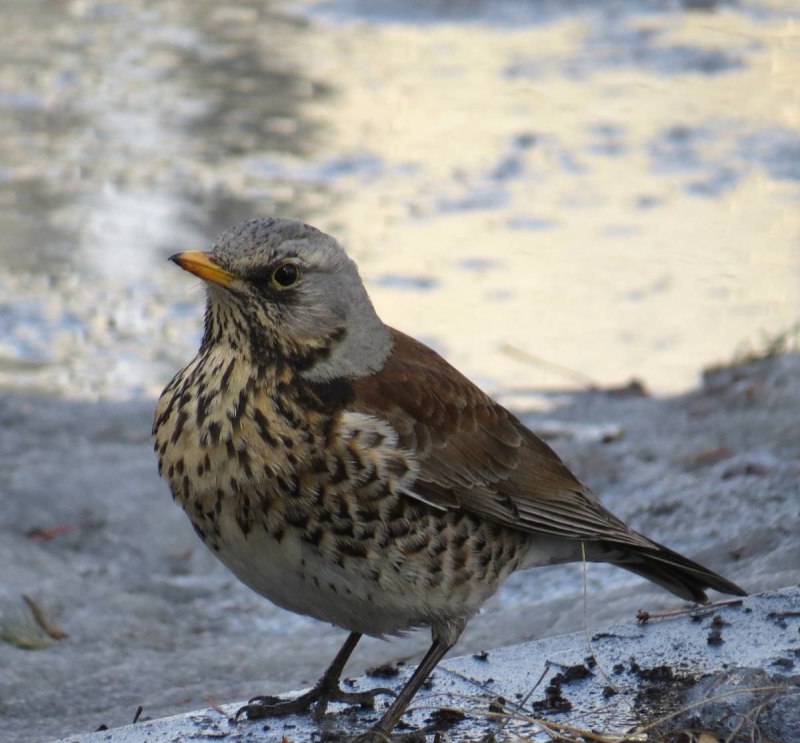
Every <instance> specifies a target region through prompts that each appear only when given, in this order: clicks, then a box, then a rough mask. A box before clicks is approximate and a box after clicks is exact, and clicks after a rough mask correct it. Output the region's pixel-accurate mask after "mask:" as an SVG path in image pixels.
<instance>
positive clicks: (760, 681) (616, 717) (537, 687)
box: [62, 587, 800, 743]
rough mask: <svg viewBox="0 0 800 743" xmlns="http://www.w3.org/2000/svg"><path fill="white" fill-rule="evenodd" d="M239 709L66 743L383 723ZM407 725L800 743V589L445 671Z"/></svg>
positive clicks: (294, 737) (295, 732)
mask: <svg viewBox="0 0 800 743" xmlns="http://www.w3.org/2000/svg"><path fill="white" fill-rule="evenodd" d="M411 670H412V669H411V668H410V667H402V668H400V669H398V671H397V675H396V676H394V677H391V678H389V679H386V678H380V679H378V678H369V677H364V678H360V679H357V680H355V681H353V682H352V683H353V688H354V689H366V688H370V687H374V686H386V685H390V686H395V687H397V688H399V686H400V685H401V683H402V682H403V681H404V680H405V679H406V678H407V676H408V675H409V674H410V672H411ZM384 703H385V702H384ZM520 704H521V705H522V706H521V707H520ZM239 706H240V705H239V704H233V705H227V706H225V707H224V712H225V714H224V715H223V714H222V713H220V712H219V711H216V710H214V709H211V708H208V709H203V710H198V711H196V712H190V713H188V714H183V715H176V716H174V717H167V718H162V719H158V720H147V721H141V722H138V723H136V724H135V725H128V726H126V727H122V728H117V729H115V730H106V731H101V732H97V733H92V734H89V735H86V734H80V735H77V736H72V737H67V738H64V739H63V741H62V743H78V742H80V743H134V742H135V743H140V742H143V741H147V743H175V742H176V741H185V740H214V739H225V740H226V741H237V742H238V741H241V742H242V743H245V742H247V743H253V742H255V741H281V740H287V741H312V740H316V741H322V740H329V741H334V740H346V739H347V737H349V736H350V735H354V734H356V733H358V732H361V731H363V730H364V729H366V728H367V727H368V726H369V725H370V723H371V722H373V721H374V720H375V719H377V715H378V712H377V711H374V710H361V709H357V708H347V707H345V706H343V705H332V706H331V709H330V710H329V713H328V714H327V715H326V716H325V719H324V720H323V721H322V723H321V724H319V725H317V724H315V723H313V721H311V720H310V718H308V717H303V716H292V717H285V718H275V719H271V720H267V721H266V722H262V721H258V722H248V721H243V722H240V723H238V724H234V723H232V722H230V721H229V719H228V717H226V716H230V715H233V713H234V712H235V711H236V709H237V708H238V707H239ZM681 710H683V711H681ZM404 720H405V723H407V725H404V726H403V727H402V728H399V729H398V730H397V731H396V733H397V734H398V735H399V734H402V733H408V732H409V731H411V730H417V731H424V733H427V734H428V735H429V736H432V735H433V734H434V731H436V730H440V731H446V732H447V734H448V735H449V736H450V738H451V739H452V740H459V741H461V740H464V741H466V740H475V741H477V740H482V739H485V740H489V739H490V738H489V737H487V736H491V734H492V733H494V735H495V739H496V740H515V739H519V738H520V737H524V738H526V739H531V740H547V739H549V738H550V737H551V733H552V731H556V730H559V729H560V730H561V731H562V732H563V733H564V734H565V735H566V734H567V733H568V731H567V730H566V729H565V728H563V727H562V726H572V727H573V728H576V729H580V730H591V731H595V732H597V733H601V734H602V736H603V737H599V738H596V740H603V739H612V738H613V737H614V736H617V739H619V737H620V736H622V735H624V734H628V735H630V733H631V732H632V731H635V730H639V731H641V730H643V729H644V728H645V727H648V726H651V727H650V728H649V733H650V735H654V734H661V735H664V734H666V733H667V732H669V731H672V730H677V729H691V730H695V731H701V730H702V731H708V732H710V733H711V734H712V735H714V736H717V735H719V736H720V737H722V738H725V739H729V740H739V737H737V736H739V735H741V739H742V740H751V739H759V737H758V735H759V733H760V735H761V736H763V739H765V740H772V741H800V588H797V587H794V588H787V589H783V590H780V591H774V592H771V593H765V594H761V595H759V596H751V597H748V598H746V599H743V600H741V601H734V602H728V603H726V604H724V605H721V606H716V607H712V608H711V609H700V610H698V611H695V612H691V613H686V614H681V615H677V616H670V617H668V618H657V617H651V618H649V619H648V620H647V621H645V622H641V621H640V622H637V621H635V620H632V621H631V622H629V623H627V624H623V625H617V626H614V627H611V628H609V629H608V630H606V631H602V632H596V633H595V634H594V635H593V636H592V637H591V638H587V637H586V636H584V635H582V634H580V633H577V634H572V635H564V636H561V637H554V638H550V639H546V640H542V641H539V642H531V643H526V644H522V645H514V646H509V647H505V648H500V649H498V650H492V651H489V652H487V653H485V654H483V653H479V654H476V655H473V656H467V657H461V658H452V659H446V660H445V661H444V662H443V663H442V664H441V665H440V666H439V668H438V669H437V671H436V672H435V674H434V677H433V684H432V685H431V687H430V688H429V689H427V690H422V691H421V692H420V694H419V695H418V696H417V698H416V699H415V700H414V705H413V709H412V710H411V711H410V712H409V713H408V714H407V715H406V716H405V718H404ZM536 720H541V722H537V721H536ZM547 726H550V728H551V733H547V732H546V730H545V728H546V727H547ZM737 729H738V733H735V732H734V731H735V730H737ZM755 730H757V731H758V732H754V731H755ZM732 734H733V737H730V738H728V737H727V736H731V735H732ZM751 736H753V737H751ZM417 739H418V740H425V735H424V734H423V733H422V732H421V733H420V734H419V736H418V737H417ZM567 739H569V738H567ZM579 739H581V740H582V738H579V737H578V736H577V735H576V736H575V740H579ZM639 739H641V740H645V737H641V738H639ZM647 739H649V740H652V738H647ZM714 739H716V737H715V738H714Z"/></svg>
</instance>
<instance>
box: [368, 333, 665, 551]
mask: <svg viewBox="0 0 800 743" xmlns="http://www.w3.org/2000/svg"><path fill="white" fill-rule="evenodd" d="M393 333H394V340H395V345H394V348H393V350H392V353H391V355H390V356H389V358H388V359H387V361H386V364H385V365H384V367H383V369H382V370H381V371H380V372H378V373H376V374H373V375H371V376H370V377H367V378H364V379H360V380H358V381H357V382H356V383H355V385H354V386H355V397H356V402H355V407H356V409H357V410H359V411H361V412H365V413H370V414H372V415H379V416H381V417H383V418H385V419H387V420H388V421H389V422H390V423H391V425H392V426H393V427H394V428H395V430H396V431H397V432H398V434H399V436H400V445H401V446H403V447H404V448H407V449H410V450H411V451H414V452H415V453H416V455H417V458H418V461H419V464H420V473H419V477H418V479H417V482H416V483H415V484H414V490H415V491H416V492H418V493H419V495H420V496H422V497H423V498H424V499H425V500H427V501H429V502H433V503H436V504H438V505H441V506H443V507H446V508H462V509H464V510H466V511H470V512H472V513H475V514H477V515H480V516H483V517H486V518H489V519H491V520H493V521H496V522H497V523H499V524H503V525H505V526H510V527H513V528H516V529H521V530H524V531H531V532H538V533H544V534H548V535H552V536H561V537H567V538H572V539H586V540H596V539H598V538H601V539H611V540H613V541H615V542H623V543H628V544H631V545H637V546H647V545H650V544H652V543H650V542H649V541H648V540H646V539H644V538H643V537H641V536H640V535H638V534H636V533H635V532H632V531H630V530H629V529H628V528H627V527H626V526H625V525H624V524H623V523H622V522H621V521H619V520H618V519H617V518H616V517H615V516H613V515H612V514H611V513H609V512H608V511H607V510H606V509H605V508H603V506H601V505H600V504H599V503H598V501H597V500H596V498H595V497H594V495H593V494H592V493H591V491H589V490H588V489H587V488H586V487H584V485H583V484H581V482H580V481H579V480H578V479H577V478H576V477H575V476H574V475H573V474H572V473H571V472H570V471H569V469H567V467H566V465H565V464H564V463H563V462H562V461H561V459H560V458H559V457H558V455H557V454H556V453H555V452H554V451H553V450H552V449H551V448H550V447H549V446H548V445H547V444H546V443H545V442H544V441H542V440H541V439H540V438H538V437H537V436H535V435H534V434H533V433H532V432H531V431H529V430H528V429H527V428H526V427H525V426H524V425H523V424H522V423H521V422H520V421H519V420H517V419H516V418H515V417H514V416H513V415H512V414H511V413H509V412H508V411H507V410H506V409H505V408H503V407H502V406H501V405H498V404H497V403H495V402H494V401H493V400H492V399H491V398H489V397H488V396H487V395H486V394H484V393H483V392H481V390H479V389H478V388H477V387H476V386H475V385H474V384H472V382H470V381H469V380H468V379H467V378H466V377H464V376H463V375H462V374H460V373H459V372H458V371H456V369H454V368H453V367H452V366H450V364H448V363H447V362H446V361H445V360H444V359H443V358H442V357H441V356H439V355H438V354H437V353H436V352H435V351H433V350H431V349H430V348H428V347H427V346H425V345H423V344H422V343H419V342H418V341H415V340H414V339H413V338H410V337H409V336H407V335H404V334H403V333H400V332H399V331H396V330H395V331H393Z"/></svg>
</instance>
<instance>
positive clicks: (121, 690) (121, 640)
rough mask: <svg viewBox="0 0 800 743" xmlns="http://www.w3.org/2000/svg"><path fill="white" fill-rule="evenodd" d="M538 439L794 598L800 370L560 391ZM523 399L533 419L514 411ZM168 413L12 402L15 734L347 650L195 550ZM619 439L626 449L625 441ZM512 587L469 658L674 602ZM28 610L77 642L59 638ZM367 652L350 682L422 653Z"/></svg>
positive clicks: (122, 715) (679, 538) (624, 579)
mask: <svg viewBox="0 0 800 743" xmlns="http://www.w3.org/2000/svg"><path fill="white" fill-rule="evenodd" d="M548 400H549V402H550V403H551V404H552V409H550V410H549V411H548V412H547V413H546V414H541V413H538V414H530V415H529V416H527V417H526V419H527V421H528V423H529V424H530V425H532V426H533V427H534V428H537V429H538V430H541V431H544V432H547V433H548V436H550V437H551V439H552V441H551V443H553V445H554V446H555V447H556V449H557V450H558V451H559V452H561V453H562V455H563V456H564V457H565V458H566V460H567V461H568V463H569V464H570V465H571V466H572V467H574V468H575V469H576V470H577V472H578V473H579V474H580V475H581V476H582V477H583V479H584V480H585V481H586V482H587V483H589V484H590V485H591V486H592V487H593V488H594V489H595V490H596V491H597V492H599V493H600V494H601V496H602V498H603V500H604V502H605V503H606V504H607V505H609V506H610V507H611V508H612V509H613V510H615V511H616V512H617V513H618V514H619V515H621V516H622V517H624V518H626V519H627V520H628V521H629V522H630V523H631V524H632V525H634V526H635V527H636V528H638V529H640V530H642V531H644V532H646V533H647V534H649V535H650V536H652V537H654V538H656V539H659V540H661V541H664V542H666V543H668V544H670V545H671V546H673V547H675V548H677V549H678V550H681V551H683V552H685V553H687V554H689V555H692V556H694V557H696V558H698V559H699V560H701V561H702V562H705V563H706V564H708V565H709V566H710V567H712V568H714V569H716V570H718V571H721V572H722V573H724V574H725V575H726V576H727V577H729V578H731V579H733V580H735V581H737V582H738V583H740V584H741V585H742V586H743V587H745V588H746V589H747V590H749V591H751V592H758V591H763V590H767V589H772V588H778V587H781V586H788V585H794V584H797V583H798V581H799V580H800V539H798V536H797V535H798V534H800V492H799V490H798V488H799V487H800V486H799V485H798V483H800V457H798V453H800V427H798V426H797V420H798V418H799V417H800V415H799V414H800V356H798V355H787V356H782V357H778V358H774V359H768V360H764V361H760V362H755V363H752V364H749V365H747V366H740V367H735V368H728V369H723V370H721V371H719V372H715V373H713V374H708V375H706V377H705V381H704V386H703V387H702V389H699V390H697V391H694V392H692V393H690V394H686V395H683V396H680V397H673V398H665V399H658V398H651V397H647V396H638V395H636V394H630V393H628V394H625V393H623V392H620V391H617V392H609V391H606V392H587V393H582V394H572V395H550V396H549V397H548ZM522 402H524V400H522V401H520V403H522ZM152 407H153V404H152V403H149V402H146V403H143V402H125V403H119V402H100V403H87V402H68V401H64V400H61V399H56V398H47V397H31V396H23V395H19V394H17V395H6V396H4V397H2V398H0V421H2V425H1V426H0V472H2V475H3V478H2V481H3V483H4V494H3V499H4V500H3V510H2V522H0V562H2V564H3V565H5V566H7V568H6V569H5V570H4V571H3V577H2V582H0V634H1V635H2V639H3V640H5V641H4V642H0V724H1V725H2V730H3V734H4V740H6V741H8V742H9V743H15V742H16V741H30V740H43V739H48V738H55V737H60V736H63V735H66V734H72V733H80V732H81V731H84V732H88V731H92V730H96V729H97V728H98V726H100V725H101V724H105V725H108V726H117V725H121V724H125V723H128V722H130V721H131V719H132V718H133V715H134V712H135V710H136V708H137V706H138V705H143V706H144V717H157V716H161V715H166V714H170V713H177V712H180V711H185V710H190V709H194V708H197V707H200V706H203V705H205V704H206V700H207V699H209V698H210V699H213V700H215V701H217V702H227V701H233V700H237V699H241V698H245V697H248V696H252V695H254V694H257V693H268V692H277V691H281V690H285V689H290V688H296V687H300V686H302V685H305V684H308V683H310V682H313V681H314V680H315V678H316V676H317V675H318V674H319V673H320V671H321V670H322V668H323V667H325V665H326V664H327V663H328V661H329V659H330V657H331V656H332V655H333V653H334V652H335V650H336V648H337V647H338V645H339V644H340V642H341V641H342V639H343V633H342V632H341V631H340V630H336V629H333V628H330V627H326V626H324V625H321V624H319V623H317V622H315V621H313V620H309V619H305V618H302V617H295V616H294V615H291V614H289V613H287V612H284V611H281V610H279V609H276V608H274V607H272V606H271V605H269V604H268V603H267V602H266V601H264V600H262V599H260V598H259V597H258V596H256V595H254V594H252V593H251V592H250V591H248V590H247V589H246V588H245V587H244V586H242V585H240V584H238V583H237V582H236V581H235V579H233V578H232V577H231V576H229V575H228V574H227V573H226V572H225V570H224V569H223V568H222V567H221V566H220V565H218V564H217V563H216V562H215V560H214V559H213V557H212V556H211V555H210V554H207V553H206V551H205V550H204V549H203V548H202V547H201V545H200V544H199V542H198V541H197V540H196V537H195V536H194V534H193V533H192V531H191V529H190V528H189V526H188V522H187V521H186V519H185V518H184V516H183V515H182V514H181V513H180V511H179V509H177V508H176V507H175V506H174V505H173V504H172V502H171V499H170V497H169V495H168V493H167V489H166V486H165V485H163V484H162V483H161V482H160V481H159V479H158V478H157V476H156V473H155V462H154V458H153V455H152V451H151V449H150V442H149V428H150V416H151V410H152ZM609 439H610V440H609ZM587 585H588V592H587V602H588V611H585V609H584V601H583V596H582V568H581V566H579V565H572V566H561V567H556V568H548V569H543V570H539V571H537V572H535V573H520V574H517V575H514V576H512V578H511V579H510V580H509V581H508V582H507V583H506V585H505V586H504V588H503V589H502V590H501V591H500V593H499V594H498V595H497V596H496V597H495V598H494V599H493V600H491V601H490V602H489V603H488V604H487V606H486V608H485V610H484V611H483V613H482V614H481V615H480V616H479V617H477V618H476V619H475V620H474V621H473V622H472V623H471V624H470V626H469V627H468V629H467V631H466V633H465V636H464V638H463V639H462V642H461V643H460V644H459V645H458V646H457V648H456V652H457V653H458V654H463V653H466V652H471V651H474V650H479V649H481V648H484V647H496V646H500V645H507V644H511V643H514V642H518V641H521V640H528V639H533V638H539V637H544V636H548V635H554V634H559V633H563V632H568V631H573V630H577V629H581V628H582V627H583V625H584V622H586V621H587V620H588V624H589V625H590V628H595V629H596V628H597V627H600V626H603V625H604V624H606V623H607V622H609V621H614V620H621V619H629V618H630V617H631V616H632V614H633V613H634V612H635V611H636V610H637V609H638V608H640V607H646V608H647V609H648V610H650V611H653V610H657V609H660V608H664V607H667V606H675V605H676V600H675V599H674V598H673V597H671V596H670V595H669V594H666V593H664V592H663V591H660V590H659V589H657V588H655V587H652V586H650V585H647V584H645V583H644V582H643V581H641V580H639V579H637V578H636V577H635V576H632V575H630V574H628V573H625V572H624V571H621V570H616V569H612V568H606V567H605V566H603V567H601V566H590V568H589V572H588V583H587ZM22 594H26V595H28V596H29V597H30V598H32V599H33V601H34V602H35V604H36V605H37V606H39V607H41V609H42V611H43V612H44V613H45V615H46V616H47V617H48V618H49V620H50V621H51V622H53V623H54V624H56V625H57V626H58V627H60V628H61V629H62V630H63V631H64V632H65V633H66V634H67V635H68V637H66V638H64V639H61V640H53V639H49V638H47V637H46V636H45V635H44V634H43V632H42V631H41V630H40V629H39V628H38V627H37V625H36V622H35V621H34V619H33V616H32V613H31V611H30V609H29V608H28V607H27V606H26V604H25V603H24V602H23V600H22V598H21V596H22ZM427 641H428V639H427V636H426V634H425V633H424V632H418V633H415V634H414V635H412V636H411V637H410V638H408V639H403V640H393V641H391V642H388V643H387V642H382V641H378V640H366V641H365V642H364V643H363V644H362V646H361V647H360V648H359V650H358V651H357V652H356V654H355V656H354V659H353V661H352V662H351V664H350V666H348V673H350V674H359V673H361V672H362V671H363V670H364V668H365V667H367V666H369V665H372V664H375V663H378V662H382V661H386V660H390V659H398V658H413V659H416V658H418V657H419V653H420V652H421V651H422V649H423V648H424V646H425V644H426V643H427Z"/></svg>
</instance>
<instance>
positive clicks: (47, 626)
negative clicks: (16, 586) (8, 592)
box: [22, 593, 69, 640]
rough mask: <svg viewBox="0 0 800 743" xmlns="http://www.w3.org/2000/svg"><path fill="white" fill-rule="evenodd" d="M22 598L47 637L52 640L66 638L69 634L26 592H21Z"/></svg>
mask: <svg viewBox="0 0 800 743" xmlns="http://www.w3.org/2000/svg"><path fill="white" fill-rule="evenodd" d="M22 600H23V601H24V602H25V603H26V604H27V605H28V608H29V609H30V610H31V614H32V616H33V619H34V621H35V622H36V624H38V625H39V627H41V628H42V630H43V631H44V633H45V634H46V635H47V636H48V637H52V638H53V639H54V640H66V639H67V638H68V637H69V635H68V634H67V633H66V632H64V630H62V629H61V627H59V626H58V625H57V624H56V623H55V622H53V621H52V620H51V619H50V618H49V617H48V616H47V615H46V614H45V613H44V610H43V609H42V607H41V606H39V604H37V603H36V602H35V601H34V600H33V599H32V598H31V597H30V596H28V594H27V593H23V594H22Z"/></svg>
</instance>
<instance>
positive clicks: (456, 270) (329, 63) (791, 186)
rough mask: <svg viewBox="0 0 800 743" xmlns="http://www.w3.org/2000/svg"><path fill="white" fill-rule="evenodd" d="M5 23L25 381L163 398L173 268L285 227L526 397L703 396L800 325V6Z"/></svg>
mask: <svg viewBox="0 0 800 743" xmlns="http://www.w3.org/2000/svg"><path fill="white" fill-rule="evenodd" d="M0 7H1V8H2V16H3V37H4V40H3V44H2V47H1V49H0V386H2V387H3V388H11V389H25V390H39V391H47V392H56V393H58V394H60V395H64V396H68V397H92V398H97V397H103V398H113V399H127V398H131V397H154V396H156V395H157V394H158V393H159V392H160V390H161V389H162V388H163V386H164V384H165V383H166V382H167V381H169V378H170V377H171V375H172V374H173V373H174V372H175V370H176V369H177V368H178V367H179V366H181V365H182V364H184V363H185V362H186V361H187V360H188V359H189V358H190V357H191V356H192V355H193V353H194V350H195V348H196V345H197V341H198V338H199V333H200V318H201V317H202V305H203V293H202V291H201V290H200V289H199V284H198V282H194V281H193V280H192V279H191V278H190V277H188V276H187V275H186V274H182V272H180V271H179V270H178V269H177V268H176V267H174V266H172V265H170V264H167V263H166V262H165V260H164V259H165V258H166V257H167V256H168V255H169V254H170V253H172V252H175V251H177V250H185V249H207V248H208V247H209V246H210V245H211V243H212V241H213V239H214V238H215V236H216V235H217V234H218V233H219V232H221V231H222V230H223V229H225V228H226V227H228V226H229V225H231V224H232V223H234V222H236V221H238V220H242V219H246V218H251V217H254V216H260V215H280V216H285V217H295V218H299V219H303V220H305V221H308V222H310V223H312V224H314V225H316V226H318V227H320V228H321V229H323V230H325V231H328V232H331V233H333V234H334V235H336V236H337V237H338V238H339V239H340V241H342V242H343V244H344V245H345V246H346V247H347V249H348V250H349V251H350V252H351V254H352V255H353V256H354V257H355V258H356V260H357V261H358V263H359V265H360V268H361V272H362V275H363V276H364V278H365V280H366V283H367V286H368V289H369V291H370V292H371V294H372V296H373V298H374V301H375V303H376V305H377V307H378V310H379V312H380V314H381V315H382V317H383V318H384V319H385V320H386V321H387V322H388V323H390V324H393V325H395V326H397V327H399V328H401V329H403V330H405V331H406V332H409V333H411V334H413V335H416V336H417V337H420V338H422V339H423V340H425V341H427V342H429V343H431V344H432V345H434V346H435V347H436V348H437V349H438V350H440V351H441V352H443V353H444V354H446V356H447V358H448V359H449V360H450V361H452V362H453V363H454V364H455V365H456V366H457V367H458V368H460V369H461V370H463V371H464V372H466V373H467V374H468V375H469V376H470V377H472V378H473V379H475V380H477V381H478V382H479V383H481V384H482V385H483V386H484V387H485V388H486V389H488V390H489V391H490V392H493V393H495V394H501V395H502V394H503V393H505V392H508V391H509V390H511V389H513V388H515V387H552V386H565V385H566V386H570V385H575V384H580V383H582V382H584V381H587V380H591V381H594V382H597V383H599V384H617V383H621V382H625V381H626V380H628V379H629V378H630V377H631V376H636V377H639V378H641V379H642V380H643V381H644V382H645V383H646V384H647V385H648V386H649V387H650V388H651V389H653V390H655V391H658V392H675V391H679V390H683V389H686V388H688V387H690V386H691V385H692V384H693V383H694V382H695V381H696V378H697V373H698V370H699V369H700V368H701V367H703V366H704V365H708V364H710V363H713V362H717V361H721V360H727V359H729V358H730V357H731V356H732V355H733V354H735V353H736V352H737V351H738V350H741V349H742V348H744V347H747V346H754V347H757V346H758V345H759V344H761V343H762V342H763V339H764V338H765V337H772V336H774V335H775V334H779V333H782V332H784V331H786V330H787V329H789V328H791V327H792V325H793V324H794V323H796V322H797V320H798V317H800V208H798V206H799V204H800V201H799V200H798V199H799V197H800V92H799V91H800V85H798V79H800V77H799V76H800V41H799V40H798V39H799V34H800V25H799V24H800V11H798V8H797V5H796V3H795V2H794V0H738V1H735V2H734V1H731V2H725V1H724V0H720V1H719V2H717V1H715V0H683V2H678V1H677V0H675V1H673V2H668V1H666V0H658V2H656V1H655V0H608V1H607V2H597V0H571V1H569V2H566V1H561V0H559V1H556V0H500V1H499V2H497V1H495V2H488V1H484V2H481V1H479V0H460V1H459V0H449V1H448V0H425V1H424V2H423V1H422V0H420V1H418V2H417V1H414V0H412V1H409V0H375V1H371V2H370V1H368V0H345V1H344V2H333V0H331V1H329V2H292V3H289V2H279V1H277V0H276V1H274V2H267V1H264V0H261V1H258V2H256V1H255V0H251V1H234V2H226V3H219V2H212V1H211V0H193V1H192V2H181V1H180V0H163V1H162V2H158V3H154V2H141V1H137V0H125V1H122V2H92V1H89V0H71V1H69V2H65V1H62V0H52V1H48V0H26V2H13V1H9V0H6V1H5V2H2V3H0ZM531 356H533V357H534V358H531ZM540 362H541V363H540ZM544 362H548V363H552V364H557V365H560V366H562V367H566V369H568V370H574V371H576V372H580V373H581V374H583V378H580V377H576V376H573V377H570V376H569V375H565V374H564V373H562V372H561V371H558V370H555V369H553V368H550V367H548V366H547V363H544Z"/></svg>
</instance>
